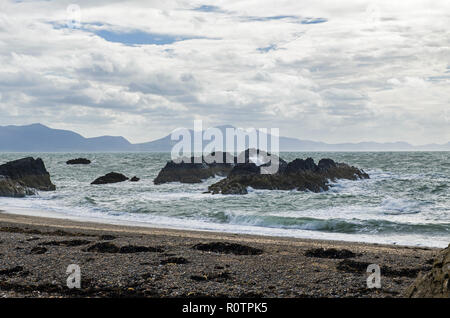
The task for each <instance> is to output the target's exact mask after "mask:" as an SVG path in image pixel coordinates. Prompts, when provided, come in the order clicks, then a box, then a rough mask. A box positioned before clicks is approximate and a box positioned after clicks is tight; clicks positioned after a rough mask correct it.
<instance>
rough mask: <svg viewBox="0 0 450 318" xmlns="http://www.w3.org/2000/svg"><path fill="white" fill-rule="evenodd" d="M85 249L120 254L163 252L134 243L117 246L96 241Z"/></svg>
mask: <svg viewBox="0 0 450 318" xmlns="http://www.w3.org/2000/svg"><path fill="white" fill-rule="evenodd" d="M85 251H86V252H97V253H120V254H130V253H145V252H153V253H157V252H158V253H159V252H163V250H162V249H160V248H158V247H151V246H135V245H126V246H122V247H118V246H117V245H115V244H112V243H109V242H102V243H96V244H94V245H91V246H89V247H88V248H87V249H86V250H85Z"/></svg>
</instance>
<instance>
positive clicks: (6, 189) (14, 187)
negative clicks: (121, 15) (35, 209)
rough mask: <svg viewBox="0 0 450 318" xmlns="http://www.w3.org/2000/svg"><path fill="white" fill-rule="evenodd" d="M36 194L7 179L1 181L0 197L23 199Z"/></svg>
mask: <svg viewBox="0 0 450 318" xmlns="http://www.w3.org/2000/svg"><path fill="white" fill-rule="evenodd" d="M34 194H36V192H35V191H34V190H33V189H31V188H27V187H24V186H22V185H21V184H20V183H18V182H15V181H13V180H9V179H6V178H3V177H2V179H0V197H12V198H23V197H25V196H26V195H34Z"/></svg>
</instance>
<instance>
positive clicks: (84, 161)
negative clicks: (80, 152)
mask: <svg viewBox="0 0 450 318" xmlns="http://www.w3.org/2000/svg"><path fill="white" fill-rule="evenodd" d="M90 163H91V161H90V160H89V159H86V158H77V159H70V160H68V161H66V164H68V165H88V164H90Z"/></svg>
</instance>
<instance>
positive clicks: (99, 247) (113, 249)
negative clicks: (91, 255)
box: [86, 242, 120, 253]
mask: <svg viewBox="0 0 450 318" xmlns="http://www.w3.org/2000/svg"><path fill="white" fill-rule="evenodd" d="M119 250H120V248H119V247H118V246H116V245H114V244H112V243H109V242H102V243H97V244H94V245H92V246H89V247H88V248H87V249H86V252H97V253H118V252H119Z"/></svg>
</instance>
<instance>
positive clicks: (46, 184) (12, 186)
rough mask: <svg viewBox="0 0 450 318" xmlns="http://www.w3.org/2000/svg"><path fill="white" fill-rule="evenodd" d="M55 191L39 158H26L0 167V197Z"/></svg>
mask: <svg viewBox="0 0 450 318" xmlns="http://www.w3.org/2000/svg"><path fill="white" fill-rule="evenodd" d="M55 189H56V187H55V185H54V184H53V183H52V182H51V180H50V174H49V173H48V171H47V169H46V168H45V165H44V162H43V161H42V159H41V158H38V159H34V158H31V157H27V158H23V159H19V160H15V161H10V162H7V163H5V164H3V165H0V196H8V197H24V196H25V195H32V194H35V193H36V192H35V190H41V191H53V190H55Z"/></svg>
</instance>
